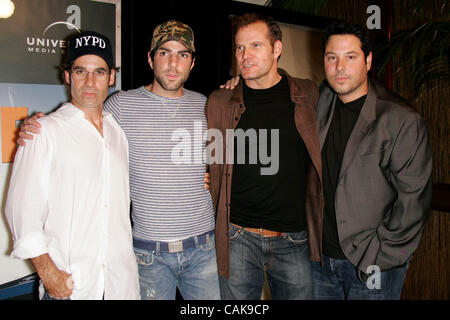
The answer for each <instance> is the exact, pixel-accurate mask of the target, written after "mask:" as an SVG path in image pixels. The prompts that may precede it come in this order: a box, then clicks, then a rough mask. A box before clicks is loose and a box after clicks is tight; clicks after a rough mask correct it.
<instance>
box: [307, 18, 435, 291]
mask: <svg viewBox="0 0 450 320" xmlns="http://www.w3.org/2000/svg"><path fill="white" fill-rule="evenodd" d="M371 64H372V52H371V51H370V48H369V39H368V36H367V32H366V30H365V29H364V28H363V27H361V26H356V25H351V24H348V23H343V22H340V23H334V24H333V25H331V26H330V27H328V28H327V29H326V30H325V38H324V67H325V74H326V78H327V79H326V81H324V83H322V85H321V88H320V89H321V90H320V92H321V93H320V98H319V102H318V108H317V117H318V122H319V138H320V145H321V149H322V163H323V186H324V197H325V211H324V216H323V229H322V248H323V263H320V262H313V278H314V291H315V298H316V299H399V298H400V294H401V289H402V285H403V281H404V278H405V275H406V270H407V268H408V263H409V261H410V259H411V257H412V254H413V252H414V251H415V250H416V248H417V246H418V244H419V240H420V237H421V235H422V232H423V229H424V226H425V223H426V220H427V217H428V211H429V207H430V202H431V187H432V181H431V167H432V161H431V152H430V147H429V143H428V136H427V132H426V128H425V125H424V121H423V119H422V117H421V116H420V115H419V114H418V113H417V112H416V111H415V110H414V109H412V108H411V107H410V106H408V104H407V103H406V102H405V101H403V100H402V99H401V98H399V97H398V96H396V95H395V94H393V93H392V92H389V91H388V90H386V89H385V88H383V87H382V86H380V85H379V84H376V83H374V82H372V81H369V80H368V77H367V72H368V71H369V70H370V68H371Z"/></svg>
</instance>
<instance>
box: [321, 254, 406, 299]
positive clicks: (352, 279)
mask: <svg viewBox="0 0 450 320" xmlns="http://www.w3.org/2000/svg"><path fill="white" fill-rule="evenodd" d="M323 259H324V266H322V265H321V264H320V262H313V264H312V265H313V267H312V269H313V281H314V297H315V299H317V300H398V299H400V295H401V293H402V287H403V282H404V280H405V276H406V271H407V269H408V265H409V264H406V265H405V266H403V267H400V268H396V269H391V270H386V271H381V272H380V273H378V274H376V273H374V272H372V273H371V274H369V279H368V281H367V282H363V281H361V280H360V278H359V277H358V272H357V270H356V268H355V266H354V265H353V264H352V263H351V262H350V261H348V260H347V259H334V258H330V257H327V256H325V255H324V256H323ZM377 278H378V279H377Z"/></svg>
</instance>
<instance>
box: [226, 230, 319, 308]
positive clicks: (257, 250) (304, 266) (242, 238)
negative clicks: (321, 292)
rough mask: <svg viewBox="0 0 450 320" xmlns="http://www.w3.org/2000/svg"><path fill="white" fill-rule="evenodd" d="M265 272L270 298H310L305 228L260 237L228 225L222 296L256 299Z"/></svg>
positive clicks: (309, 265)
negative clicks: (226, 273)
mask: <svg viewBox="0 0 450 320" xmlns="http://www.w3.org/2000/svg"><path fill="white" fill-rule="evenodd" d="M264 271H265V272H266V274H267V281H268V283H269V287H270V292H271V295H272V299H274V300H277V299H280V300H281V299H283V300H288V299H290V300H294V299H313V292H312V289H313V286H312V275H311V262H310V260H309V246H308V237H307V232H306V231H302V232H296V233H284V234H283V236H281V237H262V236H260V235H258V234H255V233H252V232H248V231H245V230H244V229H243V228H238V227H236V226H234V225H230V278H229V279H226V278H224V277H219V280H220V293H221V296H222V299H227V300H229V299H232V300H259V299H260V298H261V292H262V289H263V286H264Z"/></svg>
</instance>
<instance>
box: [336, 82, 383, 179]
mask: <svg viewBox="0 0 450 320" xmlns="http://www.w3.org/2000/svg"><path fill="white" fill-rule="evenodd" d="M376 102H377V95H376V92H375V89H374V87H373V86H372V85H371V84H370V81H369V90H368V93H367V97H366V101H365V102H364V104H363V106H362V109H361V113H360V114H359V117H358V120H356V123H355V126H354V127H353V131H352V133H351V135H350V138H349V139H348V142H347V145H346V147H345V152H344V158H343V159H342V165H341V171H340V173H339V179H341V178H342V177H343V176H344V175H345V173H346V172H347V169H348V168H349V166H350V164H351V163H352V162H353V160H354V159H356V158H358V157H356V155H357V154H358V149H359V147H360V145H361V143H362V141H363V139H364V137H365V136H366V134H367V133H368V132H369V131H370V130H371V129H372V124H373V122H374V121H375V119H376Z"/></svg>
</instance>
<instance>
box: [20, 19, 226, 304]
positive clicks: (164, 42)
mask: <svg viewBox="0 0 450 320" xmlns="http://www.w3.org/2000/svg"><path fill="white" fill-rule="evenodd" d="M194 53H195V47H194V34H193V32H192V29H191V28H190V27H189V26H187V25H185V24H183V23H181V22H178V21H174V20H171V21H167V22H164V23H162V24H160V25H159V26H157V27H156V28H155V31H154V33H153V38H152V42H151V46H150V51H149V52H148V62H149V65H150V67H151V68H152V69H153V73H154V80H153V82H152V83H151V84H149V85H148V86H142V87H140V88H138V89H134V90H129V91H122V92H119V93H118V94H115V95H113V96H111V97H110V98H109V99H108V100H107V101H106V102H105V105H104V109H105V110H107V111H109V112H111V113H112V114H113V116H114V118H115V119H116V120H117V122H118V123H119V124H120V126H121V127H122V129H123V130H124V131H125V134H126V136H127V138H128V142H129V159H130V192H131V194H130V195H131V201H132V210H131V211H132V213H131V214H132V220H133V238H134V241H133V242H134V249H135V254H136V258H137V260H138V269H139V282H140V288H141V298H142V299H174V298H175V294H176V288H177V287H178V289H179V291H180V293H181V294H182V296H183V298H184V299H186V300H193V299H203V300H205V299H219V298H220V289H219V279H218V273H217V262H216V251H215V240H214V237H215V236H214V227H215V221H214V211H213V208H212V201H211V195H210V193H209V191H207V190H206V189H205V188H204V175H205V168H206V165H205V163H202V162H200V163H196V162H193V163H192V162H190V163H184V162H181V163H180V162H178V161H174V159H173V157H172V156H173V154H172V153H173V150H176V148H177V146H178V144H179V139H178V138H183V137H180V136H179V135H178V136H177V135H176V133H179V132H184V133H186V136H188V137H189V136H190V137H194V148H192V150H194V152H195V150H199V152H202V151H203V148H204V146H205V143H206V141H205V139H206V137H204V138H203V136H206V135H202V138H198V139H196V138H195V135H194V128H198V127H200V128H201V129H202V132H204V131H205V130H206V129H207V125H206V118H205V114H204V107H205V103H206V97H205V96H204V95H202V94H200V93H196V92H193V91H190V90H187V89H184V83H185V82H186V80H187V79H188V77H189V73H190V71H191V70H192V68H193V66H194V62H195V58H194V56H193V55H194ZM25 122H26V123H29V122H31V124H33V122H32V120H30V119H28V120H27V121H25ZM30 128H31V126H28V125H27V126H24V127H23V129H22V131H24V130H25V129H27V130H30ZM30 131H31V130H30ZM33 132H36V131H35V130H33ZM21 136H23V137H26V136H25V135H24V134H23V133H22V135H21ZM19 143H20V142H19ZM190 158H191V159H199V158H200V159H202V154H197V155H193V156H191V157H190Z"/></svg>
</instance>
